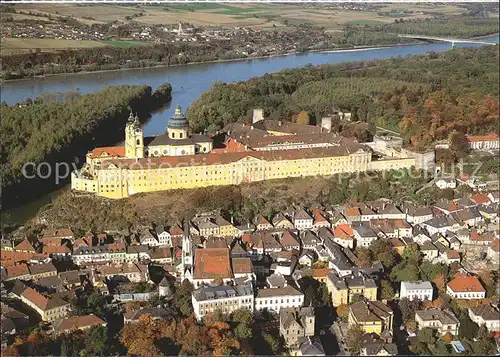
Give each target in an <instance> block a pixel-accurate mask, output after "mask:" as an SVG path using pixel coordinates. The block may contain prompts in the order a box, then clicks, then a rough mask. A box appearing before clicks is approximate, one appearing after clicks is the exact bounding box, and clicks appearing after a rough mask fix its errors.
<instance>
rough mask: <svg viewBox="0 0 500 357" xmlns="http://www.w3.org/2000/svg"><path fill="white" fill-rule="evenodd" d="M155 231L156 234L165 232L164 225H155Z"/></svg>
mask: <svg viewBox="0 0 500 357" xmlns="http://www.w3.org/2000/svg"><path fill="white" fill-rule="evenodd" d="M155 232H156V234H162V233H163V232H165V226H164V225H163V224H160V225H158V226H156V227H155Z"/></svg>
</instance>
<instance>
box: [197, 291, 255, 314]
mask: <svg viewBox="0 0 500 357" xmlns="http://www.w3.org/2000/svg"><path fill="white" fill-rule="evenodd" d="M191 301H192V303H193V310H194V314H195V316H196V318H197V319H198V320H200V319H202V318H203V317H204V316H205V315H206V314H207V313H210V312H214V311H217V310H220V312H222V313H224V314H230V313H232V312H233V311H235V310H238V309H242V308H246V309H248V310H250V311H251V312H253V311H254V294H253V289H252V286H251V285H237V286H224V285H220V286H208V287H202V288H199V289H197V290H195V291H193V293H192V295H191Z"/></svg>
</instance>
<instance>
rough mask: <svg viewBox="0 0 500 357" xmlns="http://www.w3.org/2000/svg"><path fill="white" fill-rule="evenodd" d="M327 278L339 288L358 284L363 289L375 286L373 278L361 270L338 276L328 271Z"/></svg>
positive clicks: (352, 286)
mask: <svg viewBox="0 0 500 357" xmlns="http://www.w3.org/2000/svg"><path fill="white" fill-rule="evenodd" d="M327 278H328V279H329V280H330V281H331V282H332V284H333V285H334V286H335V287H336V288H337V289H339V290H342V289H347V288H349V289H352V288H355V287H360V286H363V287H364V288H365V289H366V288H376V287H377V284H376V283H375V280H373V279H372V278H370V277H368V276H367V275H366V274H364V273H363V272H361V271H357V272H353V273H352V274H349V275H346V276H344V277H338V276H337V275H336V274H335V273H333V272H330V273H328V274H327Z"/></svg>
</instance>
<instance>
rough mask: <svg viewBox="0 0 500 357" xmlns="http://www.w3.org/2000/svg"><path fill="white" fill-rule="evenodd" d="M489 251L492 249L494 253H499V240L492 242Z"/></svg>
mask: <svg viewBox="0 0 500 357" xmlns="http://www.w3.org/2000/svg"><path fill="white" fill-rule="evenodd" d="M491 249H493V250H494V251H495V252H500V239H495V240H494V241H493V242H491Z"/></svg>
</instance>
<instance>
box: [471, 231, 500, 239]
mask: <svg viewBox="0 0 500 357" xmlns="http://www.w3.org/2000/svg"><path fill="white" fill-rule="evenodd" d="M470 239H471V240H475V241H493V239H495V237H493V236H492V235H486V234H484V235H479V234H478V233H477V232H475V231H472V232H470Z"/></svg>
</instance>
